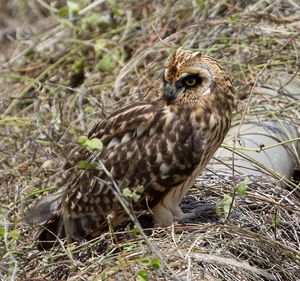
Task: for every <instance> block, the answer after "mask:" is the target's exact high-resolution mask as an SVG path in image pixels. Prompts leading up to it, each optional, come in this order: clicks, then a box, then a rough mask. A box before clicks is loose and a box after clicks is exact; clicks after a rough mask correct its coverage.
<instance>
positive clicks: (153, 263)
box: [151, 257, 160, 269]
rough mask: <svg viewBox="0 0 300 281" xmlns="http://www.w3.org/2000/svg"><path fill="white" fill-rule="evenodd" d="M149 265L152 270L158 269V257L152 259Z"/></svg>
mask: <svg viewBox="0 0 300 281" xmlns="http://www.w3.org/2000/svg"><path fill="white" fill-rule="evenodd" d="M151 265H152V267H153V268H154V269H160V259H159V258H158V257H155V258H152V259H151Z"/></svg>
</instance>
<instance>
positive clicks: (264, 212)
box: [0, 0, 300, 281]
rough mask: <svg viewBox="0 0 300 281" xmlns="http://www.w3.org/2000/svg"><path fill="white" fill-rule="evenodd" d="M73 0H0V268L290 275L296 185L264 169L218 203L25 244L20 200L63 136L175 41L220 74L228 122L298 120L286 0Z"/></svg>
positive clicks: (136, 85) (221, 178)
mask: <svg viewBox="0 0 300 281" xmlns="http://www.w3.org/2000/svg"><path fill="white" fill-rule="evenodd" d="M76 3H78V5H77V4H75V5H74V4H73V5H72V3H71V2H70V1H68V4H69V5H68V7H69V9H68V8H67V6H65V3H64V1H50V0H48V1H46V0H29V1H25V0H24V1H14V0H10V1H5V0H2V1H0V4H1V15H0V40H1V45H0V61H1V65H0V81H1V83H0V116H1V119H0V193H1V197H0V280H66V279H67V280H250V281H251V280H282V281H295V280H299V278H300V238H299V237H300V226H299V214H300V204H299V198H300V193H299V185H298V186H297V182H296V181H287V184H286V185H285V186H283V185H282V186H278V185H277V184H276V181H275V180H272V177H262V178H250V182H249V184H245V187H246V188H247V192H246V195H245V196H239V195H238V194H237V195H236V197H235V204H234V205H233V206H232V210H231V211H230V214H229V216H228V215H226V214H221V215H220V216H219V217H218V216H210V217H208V218H203V220H201V221H197V222H195V224H189V225H176V226H173V227H170V228H168V229H149V230H145V232H146V234H147V237H146V238H145V237H143V236H142V235H141V234H140V233H138V232H136V231H130V230H129V228H125V230H124V229H121V230H120V232H119V234H118V235H116V237H112V236H111V234H109V233H105V234H103V235H101V236H100V237H98V238H97V239H95V240H93V241H89V242H87V241H83V242H81V243H74V244H71V245H65V246H63V245H61V247H56V248H54V249H52V250H51V251H47V252H43V251H39V250H37V248H36V245H35V241H34V238H33V237H34V234H35V233H36V229H33V228H32V227H30V226H27V225H25V224H23V223H21V222H19V215H20V211H21V209H22V208H23V207H24V205H25V204H27V202H28V201H30V200H35V199H36V198H37V197H40V196H42V195H43V194H46V193H47V192H51V191H52V190H53V189H55V186H53V180H52V178H51V176H52V175H55V174H56V173H59V171H60V169H61V166H62V163H63V161H64V157H65V155H66V153H67V151H68V150H69V147H70V144H71V143H76V142H77V138H78V136H79V135H81V134H84V133H85V132H86V131H87V129H88V128H89V127H90V126H91V124H92V123H93V122H94V120H96V119H98V118H101V117H103V116H105V114H107V112H109V111H111V110H112V108H114V107H116V106H119V105H120V103H121V104H123V103H127V102H130V100H132V99H136V98H140V97H141V96H142V95H143V94H144V93H145V90H146V89H147V88H148V87H150V86H152V85H153V84H155V77H156V76H157V75H158V73H159V71H160V70H161V69H162V63H163V60H164V59H165V58H166V57H167V55H168V54H169V53H170V52H171V51H172V50H173V49H175V48H177V47H178V46H183V47H185V48H189V49H197V50H199V49H200V50H201V51H202V52H203V53H204V54H208V55H211V56H213V57H215V58H217V59H219V60H220V61H221V63H222V64H223V65H224V66H225V67H226V68H227V69H228V71H229V72H230V73H231V75H232V77H233V81H234V84H235V87H236V90H237V94H238V101H237V110H236V111H235V114H234V118H233V124H238V123H240V122H245V120H249V119H253V118H258V119H259V120H266V119H269V118H277V119H280V120H281V119H283V118H284V119H285V120H289V121H290V122H292V123H293V124H295V125H296V126H299V125H300V122H299V109H300V104H299V100H297V96H295V95H294V96H291V94H295V93H296V94H297V93H298V95H299V91H300V76H299V65H300V64H299V56H300V3H299V2H298V1H296V0H275V1H268V0H259V1H242V0H228V1H216V0H210V1H205V0H195V1H147V0H143V1H134V0H129V1H113V0H112V1H99V0H98V1H97V0H96V1H94V2H93V1H89V0H81V1H76ZM246 3H247V4H246ZM298 98H299V96H298ZM116 102H117V104H116ZM244 113H245V114H244ZM242 116H243V118H242ZM296 161H298V164H299V158H296ZM241 180H243V179H242V178H239V177H237V176H235V177H232V175H228V174H226V173H222V172H221V171H220V172H219V173H217V174H214V173H212V172H209V171H207V172H206V174H205V175H204V176H202V177H200V178H199V182H197V183H196V185H195V187H194V188H193V189H192V190H191V191H190V192H189V194H188V196H187V198H186V199H185V200H184V202H183V204H184V207H186V208H188V207H189V206H191V205H193V204H195V203H196V202H202V203H208V202H209V203H216V202H220V200H222V198H224V195H231V196H232V190H233V188H234V186H235V185H236V184H237V183H238V182H240V181H241ZM225 198H226V197H225Z"/></svg>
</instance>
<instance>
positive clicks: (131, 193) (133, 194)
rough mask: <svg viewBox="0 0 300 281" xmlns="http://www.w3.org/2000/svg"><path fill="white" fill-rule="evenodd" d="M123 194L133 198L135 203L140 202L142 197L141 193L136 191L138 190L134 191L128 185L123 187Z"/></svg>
mask: <svg viewBox="0 0 300 281" xmlns="http://www.w3.org/2000/svg"><path fill="white" fill-rule="evenodd" d="M122 194H123V196H124V197H126V198H130V199H132V200H133V202H135V203H136V202H138V201H139V200H140V198H141V195H139V194H138V193H136V191H133V190H131V189H130V188H128V187H126V188H124V189H123V192H122Z"/></svg>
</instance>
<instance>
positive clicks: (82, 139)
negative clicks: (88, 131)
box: [78, 136, 88, 145]
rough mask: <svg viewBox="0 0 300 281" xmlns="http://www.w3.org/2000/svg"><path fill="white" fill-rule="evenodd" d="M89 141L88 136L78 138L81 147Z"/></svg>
mask: <svg viewBox="0 0 300 281" xmlns="http://www.w3.org/2000/svg"><path fill="white" fill-rule="evenodd" d="M87 140H88V137H87V136H79V138H78V143H79V144H80V145H83V144H85V142H86V141H87Z"/></svg>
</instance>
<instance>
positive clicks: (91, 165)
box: [78, 161, 101, 171]
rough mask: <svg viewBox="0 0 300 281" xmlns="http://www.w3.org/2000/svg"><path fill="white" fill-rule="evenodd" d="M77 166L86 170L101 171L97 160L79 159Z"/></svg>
mask: <svg viewBox="0 0 300 281" xmlns="http://www.w3.org/2000/svg"><path fill="white" fill-rule="evenodd" d="M78 167H79V169H84V170H88V171H101V167H100V165H99V164H98V163H97V162H87V161H79V163H78Z"/></svg>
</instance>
